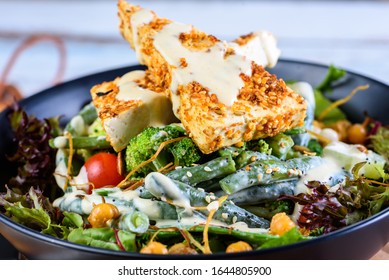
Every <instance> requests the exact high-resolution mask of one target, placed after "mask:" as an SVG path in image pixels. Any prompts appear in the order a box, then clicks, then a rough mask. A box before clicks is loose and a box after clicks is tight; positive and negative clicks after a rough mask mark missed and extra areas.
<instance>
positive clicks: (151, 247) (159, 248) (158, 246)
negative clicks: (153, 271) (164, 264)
mask: <svg viewBox="0 0 389 280" xmlns="http://www.w3.org/2000/svg"><path fill="white" fill-rule="evenodd" d="M140 253H142V254H161V255H166V254H168V250H167V248H166V245H164V244H162V243H160V242H157V241H151V242H150V243H149V244H147V245H146V246H145V247H143V248H142V249H141V250H140Z"/></svg>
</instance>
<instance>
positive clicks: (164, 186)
mask: <svg viewBox="0 0 389 280" xmlns="http://www.w3.org/2000/svg"><path fill="white" fill-rule="evenodd" d="M145 187H146V189H147V190H148V191H149V192H151V193H152V194H153V195H154V196H155V197H159V198H161V200H165V201H166V200H167V198H170V199H171V200H172V202H173V204H174V205H177V206H179V207H183V208H184V209H185V212H186V213H187V214H190V215H191V214H192V213H193V211H192V207H191V205H190V200H189V197H187V196H186V195H185V194H184V193H183V192H182V191H181V190H180V189H179V188H178V187H177V185H176V184H175V183H174V182H173V181H172V180H171V179H170V178H169V177H167V176H165V175H163V174H161V173H158V172H152V173H150V174H148V175H147V176H146V178H145Z"/></svg>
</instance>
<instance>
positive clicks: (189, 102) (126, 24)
mask: <svg viewBox="0 0 389 280" xmlns="http://www.w3.org/2000/svg"><path fill="white" fill-rule="evenodd" d="M118 6H119V18H120V31H121V34H122V35H123V37H124V38H125V39H126V40H127V41H128V42H129V43H130V45H131V46H132V47H134V42H133V38H134V37H133V34H132V32H133V30H132V26H131V17H132V15H133V14H134V13H135V12H137V11H139V10H140V9H141V8H140V7H138V6H133V5H130V4H127V3H126V2H125V1H123V0H119V3H118ZM153 15H154V16H153V19H152V20H151V21H150V22H149V23H145V24H143V25H142V26H139V27H138V29H137V36H138V38H139V39H138V40H139V41H138V43H139V45H140V48H138V49H137V51H138V52H139V53H138V55H140V56H141V57H142V61H143V62H144V64H145V65H146V66H147V67H148V71H147V75H146V76H147V78H146V79H145V83H146V84H145V85H144V86H145V87H147V88H150V89H153V90H155V91H158V92H167V94H169V95H170V96H171V95H172V93H171V91H170V85H171V81H172V75H173V71H172V69H173V66H172V65H170V64H169V63H168V62H167V61H166V60H165V59H164V57H163V56H162V55H161V54H160V53H159V52H158V50H157V49H156V47H155V46H154V45H153V40H154V39H153V38H154V36H155V35H156V34H157V33H158V31H159V30H161V29H162V28H163V27H164V26H165V25H166V24H168V23H170V22H171V21H170V20H168V19H163V18H159V17H158V16H157V15H156V14H155V13H154V14H153ZM251 36H253V35H251V34H249V35H247V36H242V37H240V38H239V39H237V41H236V42H237V43H238V44H245V43H246V42H247V41H249V40H251ZM179 40H180V42H181V44H182V45H183V46H185V47H186V48H188V49H190V50H193V51H199V50H204V49H208V48H210V47H211V46H213V45H214V44H215V43H216V42H218V41H219V40H218V39H217V38H216V37H214V36H212V35H208V34H206V33H204V32H201V31H198V30H197V29H195V28H193V29H192V31H191V32H190V33H185V34H180V36H179ZM232 54H234V50H233V49H227V52H226V54H225V55H232ZM180 67H186V60H185V58H182V59H181V60H180ZM240 77H241V79H242V80H243V81H244V86H243V88H241V89H240V91H239V94H238V96H237V100H236V101H235V102H234V103H233V105H232V106H226V105H225V104H223V103H221V102H219V100H218V98H217V96H216V95H215V94H210V93H209V91H208V89H207V88H206V87H204V86H203V85H201V84H199V83H198V82H196V81H193V82H191V83H189V84H186V85H179V86H178V90H177V94H178V95H179V98H180V108H179V110H178V114H179V119H180V120H181V122H182V124H183V125H184V127H185V128H186V130H187V131H188V132H189V135H190V137H191V138H192V139H193V141H194V142H195V143H196V144H197V145H198V147H199V148H200V149H201V151H202V152H203V153H206V154H208V153H212V152H214V151H216V150H218V149H220V148H222V147H226V146H230V145H234V144H236V143H239V142H242V141H250V140H253V139H259V138H265V137H269V136H274V135H276V134H278V133H281V132H283V131H285V130H288V129H290V128H293V127H296V126H301V125H303V123H304V118H305V113H306V102H305V100H304V99H303V98H302V97H301V96H300V95H299V94H297V93H295V92H294V91H293V90H291V89H290V88H288V87H287V86H286V84H285V82H284V81H283V80H279V79H277V77H276V76H275V75H272V74H270V73H269V72H267V71H266V70H265V69H264V68H263V67H262V66H260V65H257V64H256V63H255V62H252V74H251V76H247V75H244V74H243V73H241V75H240Z"/></svg>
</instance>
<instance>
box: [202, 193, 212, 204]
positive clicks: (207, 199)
mask: <svg viewBox="0 0 389 280" xmlns="http://www.w3.org/2000/svg"><path fill="white" fill-rule="evenodd" d="M204 199H205V201H206V202H207V203H211V198H210V197H209V195H207V196H205V198H204Z"/></svg>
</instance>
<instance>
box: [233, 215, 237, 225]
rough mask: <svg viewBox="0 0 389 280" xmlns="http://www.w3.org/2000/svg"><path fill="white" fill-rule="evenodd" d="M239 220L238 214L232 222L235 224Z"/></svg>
mask: <svg viewBox="0 0 389 280" xmlns="http://www.w3.org/2000/svg"><path fill="white" fill-rule="evenodd" d="M237 220H238V217H237V216H234V217H232V223H233V224H235V223H236V221H237Z"/></svg>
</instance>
